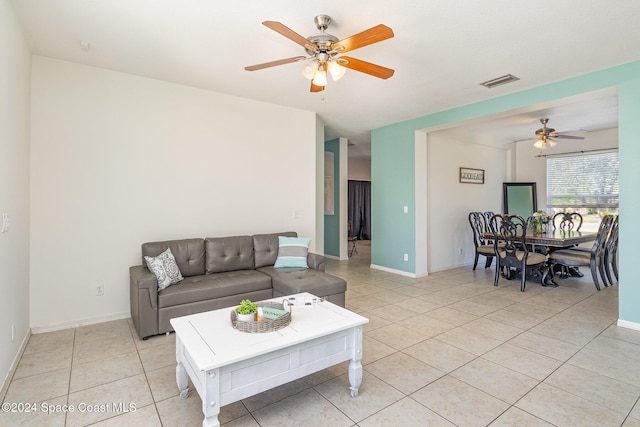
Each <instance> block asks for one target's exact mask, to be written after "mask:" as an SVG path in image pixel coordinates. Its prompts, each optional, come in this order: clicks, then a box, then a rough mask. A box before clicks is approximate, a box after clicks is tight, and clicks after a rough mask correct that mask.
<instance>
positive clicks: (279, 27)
mask: <svg viewBox="0 0 640 427" xmlns="http://www.w3.org/2000/svg"><path fill="white" fill-rule="evenodd" d="M313 21H314V22H315V24H316V27H317V28H318V30H320V34H317V35H315V36H310V37H308V38H304V37H302V36H301V35H300V34H298V33H296V32H295V31H293V30H291V29H290V28H287V27H286V26H285V25H283V24H281V23H280V22H275V21H264V22H263V23H262V25H264V26H266V27H267V28H270V29H272V30H273V31H275V32H277V33H280V34H282V35H283V36H285V37H286V38H288V39H290V40H292V41H293V42H295V43H297V44H299V45H300V46H302V47H303V48H304V49H305V51H306V53H307V55H308V56H294V57H293V58H286V59H280V60H277V61H271V62H265V63H263V64H257V65H252V66H249V67H244V69H245V70H247V71H256V70H261V69H263V68H269V67H275V66H277V65H284V64H289V63H292V62H297V61H307V60H311V61H309V62H305V65H304V68H303V69H302V74H303V75H304V76H305V77H306V78H307V79H309V80H311V92H320V91H322V90H324V88H325V86H326V85H327V73H329V74H330V75H331V77H332V78H333V80H339V79H340V78H342V76H344V73H345V71H346V70H345V69H346V68H349V69H351V70H355V71H360V72H361V73H365V74H369V75H371V76H374V77H378V78H381V79H388V78H389V77H391V76H393V73H394V71H393V70H392V69H390V68H386V67H382V66H380V65H376V64H372V63H370V62H366V61H362V60H360V59H356V58H351V57H349V56H341V55H342V54H343V53H346V52H349V51H351V50H355V49H358V48H360V47H363V46H368V45H370V44H373V43H377V42H380V41H383V40H386V39H389V38H391V37H393V31H392V30H391V28H389V27H387V26H385V25H382V24H380V25H376V26H375V27H372V28H369V29H368V30H365V31H362V32H361V33H358V34H355V35H353V36H351V37H347V38H346V39H343V40H340V39H338V38H337V37H336V36H334V35H331V34H329V33H326V32H325V31H326V30H327V28H329V24H331V17H329V16H327V15H318V16H316V17H315V18H314V20H313Z"/></svg>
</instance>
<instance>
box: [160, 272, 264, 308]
mask: <svg viewBox="0 0 640 427" xmlns="http://www.w3.org/2000/svg"><path fill="white" fill-rule="evenodd" d="M268 289H271V279H270V278H269V276H267V275H266V274H263V273H260V272H258V271H256V270H238V271H228V272H224V273H215V274H207V275H202V276H192V277H185V279H184V280H183V281H182V282H181V283H180V284H178V285H175V286H169V287H168V288H166V289H163V290H162V291H160V292H158V307H160V308H163V307H172V306H175V305H180V304H189V303H192V302H197V301H205V300H212V299H217V298H224V297H228V296H231V295H242V294H246V293H250V292H254V291H260V290H268ZM238 302H240V300H238Z"/></svg>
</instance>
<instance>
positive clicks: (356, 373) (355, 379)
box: [349, 326, 362, 397]
mask: <svg viewBox="0 0 640 427" xmlns="http://www.w3.org/2000/svg"><path fill="white" fill-rule="evenodd" d="M361 361H362V327H361V326H358V327H356V328H355V330H354V332H353V356H352V358H351V362H349V384H350V385H351V387H349V390H351V397H356V396H357V395H358V389H359V388H360V384H362V362H361Z"/></svg>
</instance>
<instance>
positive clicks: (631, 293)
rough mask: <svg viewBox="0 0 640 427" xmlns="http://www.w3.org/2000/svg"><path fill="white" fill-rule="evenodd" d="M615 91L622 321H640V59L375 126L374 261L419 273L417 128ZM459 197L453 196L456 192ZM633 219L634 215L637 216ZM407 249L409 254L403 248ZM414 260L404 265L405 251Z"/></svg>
mask: <svg viewBox="0 0 640 427" xmlns="http://www.w3.org/2000/svg"><path fill="white" fill-rule="evenodd" d="M611 87H617V88H618V94H619V116H620V122H619V138H620V139H619V147H620V214H621V218H622V221H621V222H620V291H619V292H620V293H619V297H620V298H619V300H620V309H619V314H620V319H622V320H628V321H630V322H638V323H640V310H637V309H636V310H635V312H634V310H633V307H636V308H637V307H639V306H640V283H639V282H640V279H636V278H635V274H636V272H635V270H634V260H633V258H634V256H635V254H634V252H635V250H636V249H635V248H636V245H637V242H638V241H640V221H637V220H635V219H636V218H638V212H640V193H638V191H637V188H640V119H639V117H640V61H636V62H632V63H629V64H625V65H621V66H618V67H613V68H608V69H605V70H600V71H596V72H593V73H588V74H584V75H581V76H577V77H573V78H570V79H567V80H562V81H559V82H555V83H551V84H548V85H544V86H539V87H536V88H532V89H528V90H524V91H521V92H516V93H513V94H510V95H505V96H501V97H497V98H493V99H489V100H487V101H482V102H478V103H475V104H470V105H465V106H462V107H458V108H454V109H451V110H446V111H442V112H439V113H435V114H430V115H427V116H424V117H419V118H416V119H413V120H408V121H405V122H401V123H397V124H393V125H389V126H385V127H383V128H379V129H374V130H373V131H372V137H371V157H372V160H371V182H372V187H371V192H372V193H371V199H372V206H371V217H372V235H373V236H375V240H374V241H373V242H372V246H371V250H372V253H371V260H372V264H375V265H378V266H382V267H388V268H391V269H397V270H401V271H406V272H408V273H415V262H412V261H411V260H412V259H413V258H414V256H415V234H416V228H415V218H412V217H411V214H408V215H406V214H403V213H402V206H403V204H404V205H409V211H410V212H412V211H413V204H412V202H409V200H410V201H413V200H414V188H415V171H414V169H415V166H414V165H415V150H414V144H415V142H414V141H415V140H414V135H415V131H417V130H421V129H428V128H431V127H435V126H441V125H446V124H451V123H456V122H459V121H462V120H467V119H472V118H479V117H483V116H486V115H489V114H495V113H500V112H505V111H510V110H514V109H517V108H522V107H527V106H530V105H533V104H536V103H540V102H548V101H554V100H557V99H562V98H566V97H569V96H573V95H579V94H582V93H586V92H592V91H595V90H599V89H604V88H611ZM452 197H455V195H452ZM405 200H407V201H406V202H405ZM634 217H635V218H634ZM404 248H407V249H406V252H403V251H404ZM403 253H408V254H409V260H410V261H409V262H402V261H401V260H402V254H403Z"/></svg>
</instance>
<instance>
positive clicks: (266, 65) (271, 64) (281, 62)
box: [244, 56, 305, 71]
mask: <svg viewBox="0 0 640 427" xmlns="http://www.w3.org/2000/svg"><path fill="white" fill-rule="evenodd" d="M302 59H305V57H304V56H294V57H293V58H287V59H280V60H278V61H271V62H265V63H264V64H256V65H251V66H249V67H244V69H245V70H247V71H256V70H262V69H263V68H269V67H275V66H276V65H284V64H290V63H291V62H296V61H300V60H302Z"/></svg>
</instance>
